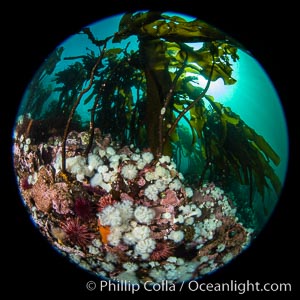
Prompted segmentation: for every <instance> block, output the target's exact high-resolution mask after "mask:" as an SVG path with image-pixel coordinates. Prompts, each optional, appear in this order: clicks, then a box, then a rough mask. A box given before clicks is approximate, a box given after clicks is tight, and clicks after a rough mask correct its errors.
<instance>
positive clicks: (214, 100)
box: [15, 12, 289, 254]
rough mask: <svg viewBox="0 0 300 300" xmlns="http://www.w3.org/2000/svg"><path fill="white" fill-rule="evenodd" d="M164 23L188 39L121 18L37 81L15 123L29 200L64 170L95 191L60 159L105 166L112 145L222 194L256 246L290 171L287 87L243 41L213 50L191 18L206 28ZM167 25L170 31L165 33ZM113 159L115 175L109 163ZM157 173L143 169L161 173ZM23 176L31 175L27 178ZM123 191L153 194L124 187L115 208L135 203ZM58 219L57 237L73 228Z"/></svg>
mask: <svg viewBox="0 0 300 300" xmlns="http://www.w3.org/2000/svg"><path fill="white" fill-rule="evenodd" d="M165 14H166V15H167V16H169V17H168V18H166V19H167V20H168V22H169V24H173V25H172V26H174V24H176V25H177V26H178V28H179V29H178V28H177V31H176V30H175V29H173V30H174V31H172V32H171V34H170V33H169V32H168V31H166V28H165V27H167V25H166V24H168V23H166V24H165V23H163V22H164V20H165V18H162V19H159V22H158V23H157V24H156V25H155V26H153V27H151V26H150V25H151V22H150V21H149V22H150V25H149V24H148V25H149V26H148V27H147V26H146V25H147V22H148V21H147V20H148V19H146V21H145V20H143V22H142V23H140V22H139V19H138V18H137V19H135V18H134V17H132V16H131V19H130V18H129V17H128V16H125V19H124V16H123V15H117V16H113V17H110V18H107V19H105V20H101V21H99V22H96V23H93V24H91V25H89V26H87V27H86V28H85V29H83V30H82V31H80V32H79V33H78V34H75V35H74V36H71V37H69V38H68V39H66V40H65V41H63V42H62V43H61V45H59V46H58V47H57V48H56V49H55V50H54V51H53V53H51V54H50V55H49V57H48V58H47V59H46V60H45V63H44V64H43V65H42V66H41V67H40V69H38V70H37V72H36V74H35V76H34V78H33V79H32V81H31V82H30V83H29V85H28V88H27V90H26V91H25V93H24V96H23V99H22V101H21V103H20V108H19V112H18V115H17V116H16V132H15V136H16V138H15V140H16V144H17V147H16V146H15V152H16V153H15V155H16V156H18V155H20V154H19V152H21V153H22V155H24V158H23V157H22V159H19V158H18V159H19V161H20V163H19V165H16V166H15V168H16V171H17V172H16V173H17V174H19V178H18V179H17V180H18V181H19V182H21V181H22V180H23V181H22V182H23V183H22V184H23V187H21V188H20V190H21V196H24V195H22V193H23V192H24V191H23V189H24V186H25V187H26V188H28V186H29V188H32V186H31V182H34V180H33V179H32V178H33V177H34V176H35V173H37V172H38V170H39V169H40V167H43V164H45V165H47V164H48V168H49V165H50V164H51V166H52V167H53V168H54V169H55V168H56V167H57V166H59V167H57V170H54V172H56V176H57V177H55V180H57V182H59V183H61V182H64V183H66V184H72V187H74V186H76V184H78V186H80V187H81V188H82V186H83V185H87V186H88V187H89V188H91V182H92V179H91V178H93V177H92V176H93V175H94V174H93V175H86V174H85V178H84V179H82V178H83V177H84V176H83V177H80V180H79V179H78V178H79V177H76V176H73V175H74V174H76V173H75V172H74V174H72V175H70V174H67V173H68V172H65V171H66V170H64V169H63V163H61V161H60V160H59V159H61V160H62V161H63V160H64V159H63V158H61V157H59V155H61V153H62V152H65V153H66V152H68V151H69V153H68V155H69V157H72V156H76V155H81V156H83V157H87V156H88V154H90V153H89V151H86V152H85V150H86V148H87V150H91V149H92V150H91V151H94V154H95V153H96V154H97V155H98V153H101V151H104V152H105V151H106V147H107V145H106V144H105V142H103V141H104V139H105V138H106V139H107V140H109V142H110V143H111V145H112V148H114V149H117V150H120V149H123V148H122V147H124V148H125V147H127V148H126V149H131V150H128V151H132V152H134V153H135V154H136V156H139V155H140V154H139V153H143V152H147V151H150V152H152V153H153V156H154V157H155V158H156V160H154V161H155V162H157V161H159V159H161V157H171V159H172V161H173V162H174V163H175V164H176V167H177V171H178V172H177V173H176V175H172V176H177V177H178V178H179V179H180V180H182V182H183V183H184V184H185V186H187V187H191V188H192V189H194V190H195V191H196V190H197V189H199V188H200V187H202V186H203V184H204V190H205V189H206V190H207V189H208V188H207V185H208V184H210V183H214V184H215V185H216V186H217V187H220V188H221V189H222V190H224V192H225V193H226V195H228V198H230V199H231V200H230V201H232V205H233V207H236V216H237V217H238V219H239V221H240V222H241V223H242V224H243V225H244V226H245V227H246V228H251V229H253V231H254V232H255V235H257V234H259V232H260V231H261V230H262V229H263V227H264V225H265V224H266V223H267V222H268V220H269V218H270V217H271V216H272V212H273V210H274V209H275V208H276V204H277V203H278V200H279V199H280V194H281V190H282V187H283V186H284V183H285V177H286V172H287V167H288V159H289V157H288V156H289V136H288V130H287V124H286V120H285V114H284V110H283V106H282V104H281V100H280V98H279V96H278V93H277V91H276V87H275V86H274V85H273V83H272V81H271V78H270V77H269V75H268V74H267V73H266V71H265V70H264V67H263V62H258V61H257V60H256V59H255V57H253V56H252V55H251V54H250V53H248V52H247V51H246V50H245V49H243V48H242V47H241V45H240V44H239V43H237V42H236V41H235V40H234V39H231V38H229V37H227V36H226V35H225V34H224V33H222V32H219V31H218V30H217V29H214V28H211V27H209V26H208V25H207V26H208V28H209V29H207V30H208V31H207V32H209V34H210V35H211V36H207V37H205V39H204V40H199V37H198V36H197V38H198V40H197V41H195V42H193V40H192V38H190V37H188V38H187V37H186V34H187V32H189V31H188V30H187V31H185V30H181V29H180V24H181V22H183V21H182V18H183V19H185V20H187V21H189V22H193V21H194V20H195V18H194V17H191V16H185V15H180V14H176V13H171V12H169V13H165ZM145 22H146V25H145V26H144V25H143V26H144V27H143V26H142V25H141V24H144V23H145ZM162 23H163V24H164V26H165V27H163V26H162V28H160V24H162ZM201 24H202V23H201ZM139 26H141V28H142V29H139ZM202 26H206V25H204V24H202ZM170 28H171V26H170ZM158 29H159V30H158ZM193 29H194V27H193ZM139 30H141V32H140V31H139ZM147 30H148V31H147ZM157 30H158V31H157ZM147 34H148V35H149V36H147ZM145 36H146V37H147V38H145ZM185 39H188V41H185ZM149 49H150V50H149ZM149 53H150V54H149ZM193 59H194V60H193ZM202 93H203V95H202ZM198 95H201V97H200V98H199V99H198ZM24 120H25V121H24ZM22 122H23V123H22ZM95 129H97V130H98V131H97V132H98V133H95V137H94V140H93V139H92V138H91V139H90V136H91V132H92V131H93V132H96V130H95ZM94 130H95V131H94ZM99 132H100V133H99ZM97 134H99V135H101V138H99V136H98V138H99V140H96V139H97ZM79 137H80V138H81V141H82V140H83V137H84V142H82V143H81V144H80V143H79V142H78V140H79ZM95 141H96V142H95ZM89 142H91V143H90V144H91V145H90V146H91V147H90V149H89V148H88V147H89V146H88V144H89ZM64 143H65V145H64ZM68 143H69V144H68ZM72 143H73V144H72ZM76 143H77V144H76ZM66 144H67V147H66ZM26 145H27V146H26ZM70 145H71V146H70ZM48 146H50V147H53V149H55V151H53V153H51V155H52V156H51V155H49V153H48V154H47V155H48V156H47V155H46V154H45V152H44V154H43V151H42V150H41V149H47V147H48ZM26 147H27V148H28V149H29V150H25V148H26ZM64 147H65V148H64ZM68 147H69V148H68ZM72 147H73V148H72ZM97 147H98V148H97ZM27 148H26V149H27ZM19 149H21V150H19ZM37 149H38V150H37ZM66 149H67V150H66ZM70 149H71V150H70ZM95 149H96V150H95ZM99 149H100V150H99ZM114 149H113V151H115V150H114ZM17 150H18V151H19V152H18V153H17ZM30 151H32V153H34V155H36V157H38V159H37V161H38V163H36V165H34V164H33V165H34V166H32V168H30V167H28V169H27V165H26V164H25V163H24V162H25V161H26V162H27V161H29V164H30V159H31V157H30V155H29V154H30ZM72 151H73V152H72ZM78 153H79V154H78ZM32 155H33V154H32ZM99 155H100V156H101V155H102V154H99ZM126 155H129V154H126ZM103 156H104V157H105V159H106V160H104V164H108V160H109V156H107V157H106V156H105V155H104V154H103ZM50 157H51V159H52V160H51V159H50ZM128 157H129V156H128ZM128 157H127V159H128V160H129V158H128ZM57 161H59V163H60V165H59V163H56V162H57ZM134 163H135V162H134ZM161 164H162V165H163V166H164V167H165V168H167V167H166V163H165V165H164V163H161ZM25 165H26V166H25ZM124 165H126V162H122V164H120V165H119V168H120V170H121V168H123V167H124ZM167 165H168V163H167ZM151 167H152V168H154V166H153V165H149V166H146V167H145V169H143V168H144V167H142V168H141V170H143V172H152V171H153V169H151ZM61 169H62V170H61ZM167 169H168V172H169V170H171V166H170V165H168V168H167ZM24 170H25V171H24ZM145 170H146V171H145ZM61 171H62V172H61ZM60 172H61V173H64V174H63V175H61V173H60ZM69 173H71V172H69ZM22 174H25V175H26V176H25V175H24V178H20V177H22V176H23V175H22ZM58 174H60V175H59V176H60V177H59V176H58ZM66 174H67V175H66ZM143 174H144V173H143ZM76 175H78V174H76ZM30 176H31V177H30ZM72 176H73V177H72ZM143 176H144V175H143ZM177 177H176V178H177ZM28 178H30V182H29V185H28V186H27V185H26V184H27V183H26V180H28ZM127 179H128V178H127ZM133 179H134V176H133ZM24 180H25V183H24ZM155 180H156V179H155ZM155 180H154V179H153V180H152V181H151V182H147V183H146V185H147V184H149V185H150V184H153V182H154V181H155ZM75 181H77V182H76V184H74V182H75ZM128 182H129V183H128ZM83 183H84V184H83ZM22 184H20V186H22ZM34 184H35V182H34V183H33V185H34ZM73 184H74V185H73ZM118 184H119V185H120V186H122V184H123V185H127V184H128V186H130V184H131V188H132V186H134V188H135V189H137V188H140V189H141V190H142V188H141V187H139V186H138V185H137V184H136V182H135V183H134V184H133V183H130V180H124V181H123V182H122V181H121V180H120V181H119V182H118V183H117V184H116V183H115V182H114V186H113V191H112V192H110V194H111V195H112V196H113V197H116V198H118V197H120V194H121V193H122V192H124V191H123V190H121V192H120V190H118V191H117V192H116V191H115V190H114V187H115V186H117V185H118ZM93 188H94V186H93V187H92V188H91V189H92V190H93ZM132 189H133V188H132ZM124 190H125V191H127V190H126V189H125V188H124ZM77 192H78V191H77ZM96 192H98V193H100V194H101V193H103V190H102V191H100V192H99V190H97V191H96ZM96 192H95V191H94V190H93V191H92V192H91V195H93V196H91V198H92V197H95V198H92V200H91V201H92V202H93V201H94V202H95V201H96V200H98V198H96V196H97V197H100V196H99V195H100V194H97V193H96ZM132 193H133V192H132ZM177 193H178V190H177ZM95 195H96V196H95ZM101 195H102V194H101ZM116 195H117V196H116ZM102 196H103V195H102ZM160 197H162V198H163V197H165V191H163V192H161V194H160ZM25 198H26V195H25ZM95 199H96V200H95ZM73 200H74V199H73ZM225 200H226V201H227V198H226V199H225ZM191 201H194V200H191ZM94 202H93V205H94V206H93V207H95V205H96V204H95V203H94ZM83 203H84V201H83ZM220 205H221V204H220ZM29 206H30V205H29ZM30 209H32V207H30ZM72 209H74V208H71V210H72ZM74 211H75V210H74ZM31 213H33V212H31ZM43 213H45V212H44V211H43ZM47 213H49V212H47ZM52 214H53V215H52ZM73 214H74V212H73ZM207 214H208V213H207ZM49 215H51V216H52V217H53V216H54V217H53V218H54V219H55V218H57V220H56V221H55V222H53V224H54V225H55V226H56V225H57V224H58V223H59V222H63V221H66V220H68V218H69V215H67V217H66V216H65V215H59V214H58V215H57V213H53V211H51V210H50V213H49ZM57 216H58V217H57ZM94 217H95V216H94ZM35 218H36V215H35ZM199 218H200V217H199ZM94 219H95V218H94ZM95 220H96V219H95ZM95 220H93V222H95ZM199 220H200V219H199ZM199 220H198V221H199ZM91 223H92V222H91ZM91 223H89V226H90V224H91ZM53 224H52V225H53ZM54 225H53V227H55V226H54ZM73 225H74V224H73ZM75 225H76V224H75ZM189 225H190V224H189ZM93 226H94V225H93ZM96 226H97V225H96ZM99 226H100V225H99ZM199 226H200V225H199ZM94 227H95V226H94ZM94 227H93V228H94ZM100 227H101V226H100ZM101 228H102V227H101ZM199 228H200V227H199ZM102 229H103V228H102ZM193 230H194V229H193ZM191 232H192V230H191V231H190V234H191ZM51 234H52V233H51ZM51 234H50V235H51ZM56 234H57V233H56ZM98 234H99V233H98ZM58 235H59V234H58ZM56 238H57V237H56ZM60 242H61V241H60ZM189 242H190V240H189ZM199 248H200V247H199ZM197 251H198V250H197ZM197 251H196V250H195V253H196V252H197ZM179 252H180V251H179ZM179 252H178V253H179ZM193 254H194V252H193Z"/></svg>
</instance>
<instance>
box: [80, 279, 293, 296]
mask: <svg viewBox="0 0 300 300" xmlns="http://www.w3.org/2000/svg"><path fill="white" fill-rule="evenodd" d="M86 288H87V290H88V291H97V290H98V291H100V292H101V291H107V292H131V293H132V294H134V293H136V292H138V291H142V290H143V291H147V292H181V291H183V290H189V291H191V292H200V293H203V292H208V293H209V292H234V293H238V294H244V293H248V292H270V293H272V292H283V293H285V292H286V293H289V292H292V284H291V283H288V282H273V283H269V282H267V283H260V282H251V281H250V280H246V281H244V282H240V281H238V280H230V281H229V282H222V283H218V282H214V283H205V282H198V281H196V280H192V281H188V282H182V283H180V284H174V283H170V282H168V281H162V282H161V283H153V282H150V281H146V282H144V283H143V284H132V283H131V282H130V281H126V280H117V281H110V280H109V281H105V280H101V281H100V282H98V283H97V282H95V281H89V282H87V283H86Z"/></svg>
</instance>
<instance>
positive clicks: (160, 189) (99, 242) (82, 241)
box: [14, 129, 253, 283]
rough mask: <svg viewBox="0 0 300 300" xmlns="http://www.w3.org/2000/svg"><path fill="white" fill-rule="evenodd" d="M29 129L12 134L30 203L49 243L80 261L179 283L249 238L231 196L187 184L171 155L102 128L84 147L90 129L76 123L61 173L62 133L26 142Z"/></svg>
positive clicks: (95, 269) (213, 266)
mask: <svg viewBox="0 0 300 300" xmlns="http://www.w3.org/2000/svg"><path fill="white" fill-rule="evenodd" d="M99 131H100V130H99V129H97V132H99ZM23 134H24V133H22V132H18V131H16V133H15V142H14V163H15V166H16V170H17V171H16V172H17V177H18V183H19V187H20V191H21V193H22V196H23V198H24V200H25V201H24V202H25V204H26V206H27V207H28V209H29V210H30V212H31V214H32V216H33V219H34V221H35V222H36V223H37V224H38V225H39V227H40V228H41V231H42V233H43V234H44V235H45V236H47V238H48V239H49V241H50V242H51V243H52V245H54V246H55V247H56V248H58V249H59V250H60V251H61V252H62V253H64V254H66V255H67V256H68V257H69V258H70V260H71V261H73V262H74V263H76V264H78V265H80V266H81V267H82V268H83V269H86V270H88V271H91V272H92V273H94V274H96V275H99V276H102V277H104V278H108V279H116V280H128V281H130V282H131V283H143V282H145V281H152V282H162V281H163V280H167V281H168V282H172V283H178V282H182V281H186V280H191V279H193V278H199V277H201V276H204V275H205V274H209V273H211V272H212V271H214V270H217V269H218V268H220V267H222V266H223V265H224V264H226V263H227V262H229V261H230V260H231V259H232V258H234V257H235V256H236V255H238V254H239V253H240V252H241V251H242V250H243V249H244V248H246V247H247V245H248V244H249V242H250V240H251V237H252V232H253V230H252V229H251V228H246V227H245V226H243V224H241V223H240V222H239V220H238V218H237V214H236V208H235V206H234V201H233V200H232V199H230V198H229V197H228V196H227V195H226V194H225V192H224V191H223V190H222V189H221V188H219V187H218V186H216V185H215V184H214V183H212V182H206V183H204V184H203V185H202V186H198V187H195V186H189V185H188V184H187V183H186V181H185V178H184V176H183V175H182V174H181V173H180V172H179V171H178V170H177V167H176V164H175V162H174V161H173V160H172V158H170V157H169V156H161V157H159V158H155V157H154V155H153V154H152V153H151V152H150V151H149V150H147V149H144V150H141V149H138V148H135V147H134V146H133V145H125V146H123V147H121V146H120V145H119V144H118V143H116V142H114V141H111V140H110V142H109V143H108V142H107V140H105V139H104V137H101V136H100V137H99V139H98V140H97V141H95V142H94V143H93V145H92V147H91V150H90V152H89V153H88V155H85V149H86V143H82V141H81V140H82V137H83V136H86V135H87V133H84V132H74V131H73V132H72V135H70V140H67V148H66V170H67V173H63V172H62V170H61V165H62V163H61V161H62V158H61V151H62V150H61V142H59V141H60V140H61V138H59V137H54V136H53V137H51V138H49V140H48V142H47V143H40V144H34V141H30V143H29V142H28V143H26V142H25V143H24V135H23ZM26 145H27V146H26ZM25 146H26V147H25ZM45 151H46V152H47V157H51V160H48V161H47V163H45V162H44V160H43V157H45V156H46V155H45ZM43 153H44V156H43Z"/></svg>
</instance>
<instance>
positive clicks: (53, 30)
mask: <svg viewBox="0 0 300 300" xmlns="http://www.w3.org/2000/svg"><path fill="white" fill-rule="evenodd" d="M10 6H13V5H9V8H7V13H8V16H10V18H9V19H8V21H6V22H5V24H4V25H3V36H2V40H3V45H2V50H4V51H3V57H2V58H3V64H4V65H5V69H4V70H5V72H3V75H4V77H5V81H4V86H2V97H3V98H4V99H3V102H2V103H3V104H2V108H1V110H0V113H1V117H0V122H1V131H2V133H1V134H3V138H1V140H2V141H4V143H2V142H1V146H2V147H3V148H2V150H4V151H5V153H3V152H2V150H1V154H2V155H1V156H2V157H1V159H3V158H4V159H3V162H2V161H1V162H2V165H4V168H2V174H1V178H2V179H1V181H2V183H3V184H1V190H2V195H1V198H2V199H1V202H2V208H1V212H2V214H1V215H2V217H1V218H2V220H1V221H2V222H3V221H4V222H3V224H2V230H1V231H2V232H3V236H2V239H3V240H2V243H1V244H2V250H4V256H2V260H3V261H6V266H7V267H5V268H4V269H2V272H5V274H6V276H5V277H6V280H5V281H7V283H6V282H5V284H3V288H2V289H4V291H6V292H8V293H9V294H11V295H15V294H16V293H18V292H20V291H21V292H20V293H21V294H22V295H23V296H25V295H35V294H37V295H42V294H43V295H53V296H55V295H56V296H58V297H61V296H73V295H74V296H79V295H83V296H95V297H101V295H102V293H104V292H102V293H100V291H98V290H97V291H95V292H88V291H87V290H86V288H85V283H86V282H87V281H88V280H94V279H95V278H94V277H93V276H90V275H89V274H87V273H86V272H83V271H81V270H80V269H78V268H77V267H75V266H73V265H72V264H69V263H67V262H66V260H65V259H64V258H63V257H61V256H60V255H58V254H57V253H56V252H55V251H54V250H53V249H52V248H51V247H49V245H48V243H47V242H46V241H45V239H44V238H42V237H41V235H40V234H39V233H38V231H37V229H36V228H34V226H33V225H32V223H31V222H30V220H29V217H28V214H27V212H26V210H25V208H24V207H23V205H22V202H21V200H20V198H19V195H18V192H17V190H16V184H15V180H14V174H13V171H12V159H11V135H12V128H13V124H14V118H15V115H16V112H17V108H18V104H19V102H20V99H21V98H22V95H23V93H24V91H25V89H26V86H27V84H28V83H29V81H30V80H31V78H32V76H33V75H34V73H35V72H36V70H37V68H38V67H39V66H40V65H41V64H42V63H43V61H44V59H45V58H46V57H47V56H48V55H49V54H50V53H51V52H52V51H53V49H54V48H55V47H56V46H57V45H59V44H60V43H61V42H62V41H64V40H65V39H66V38H68V37H69V36H70V35H72V34H74V33H76V32H78V31H79V30H80V29H81V28H82V27H83V26H85V25H88V24H91V23H93V22H95V21H97V20H99V19H101V18H103V17H107V16H110V15H112V14H116V13H122V12H124V11H127V10H135V9H156V10H161V11H178V12H181V13H186V14H190V15H195V16H197V17H198V18H200V19H202V20H204V21H206V22H208V23H209V24H211V25H214V26H216V27H217V28H219V29H222V30H223V31H224V32H226V33H228V34H229V35H231V36H232V37H234V38H235V39H236V40H238V41H239V42H241V43H242V44H243V45H244V46H245V47H246V48H247V49H249V50H250V52H251V53H252V54H253V55H254V57H255V58H256V59H257V60H258V61H259V62H260V63H261V64H262V66H263V67H264V69H265V70H266V72H267V73H268V74H269V76H270V78H271V80H272V82H273V84H274V86H275V87H276V89H277V92H278V94H279V97H280V99H281V101H282V105H283V108H284V111H285V114H286V119H287V124H288V129H289V137H290V164H289V168H288V174H287V178H286V183H285V187H284V189H283V192H282V196H281V200H280V202H279V204H278V205H277V207H276V209H275V212H274V214H273V215H272V217H271V219H270V221H269V223H268V224H267V226H266V227H265V228H264V230H263V231H262V233H261V234H260V235H259V237H258V238H257V240H256V241H255V242H253V244H252V246H251V247H250V249H248V250H247V251H245V252H244V253H243V254H242V255H240V256H239V257H238V258H237V259H235V260H234V261H233V262H232V263H231V264H229V265H228V266H227V267H224V268H223V269H221V270H219V271H218V272H217V273H216V274H214V275H211V276H210V277H209V278H207V279H206V281H207V282H209V281H211V282H213V281H215V282H220V281H229V280H240V281H243V280H247V279H249V280H251V281H254V282H255V281H260V282H262V283H263V282H291V283H292V284H293V290H294V292H295V291H296V289H297V287H296V277H295V275H294V273H293V272H292V270H293V269H294V268H296V266H297V254H296V253H297V252H298V251H297V246H296V244H295V242H296V240H297V239H298V238H297V235H298V233H297V232H296V229H297V228H299V225H297V223H296V222H297V218H296V205H297V204H296V203H297V201H299V199H297V198H298V197H297V191H296V188H297V184H296V183H295V179H297V177H296V178H295V176H296V175H295V174H297V173H296V170H297V166H298V157H297V153H296V149H297V146H298V145H297V140H296V130H297V128H296V120H297V117H295V115H294V113H295V102H296V101H297V99H293V95H292V91H293V89H294V86H293V85H292V79H293V75H292V74H293V62H294V60H297V58H295V55H297V51H296V46H295V45H294V40H293V30H295V27H294V26H295V24H294V22H295V19H294V18H293V13H294V10H295V9H296V8H295V7H292V6H291V5H289V3H288V2H287V3H285V4H284V5H282V4H281V5H280V6H279V5H276V4H274V3H273V4H272V6H269V7H268V8H262V7H261V6H260V5H259V4H254V3H253V2H251V3H250V2H249V3H245V4H244V2H243V1H240V3H237V4H235V3H234V2H231V1H230V2H224V1H222V2H220V3H215V2H210V3H206V4H204V3H201V2H198V1H189V0H185V1H174V0H173V1H163V0H161V1H114V0H109V1H107V2H101V1H98V2H96V3H88V2H87V3H84V2H83V3H80V4H76V3H75V2H74V3H71V4H68V5H66V6H62V5H60V4H55V3H53V2H49V3H46V2H45V3H43V4H39V5H36V4H32V5H31V4H29V3H26V4H24V5H22V6H20V5H16V7H10ZM293 49H294V50H295V52H293V51H294V50H293ZM4 103H5V105H4ZM262 109H263V103H262ZM274 123H276V120H274ZM6 235H7V236H6ZM186 292H187V293H188V292H190V291H186ZM41 293H42V294H41ZM115 294H116V295H117V296H122V294H121V293H120V292H119V293H110V295H112V296H113V295H115ZM137 294H138V293H137ZM154 294H155V295H156V294H158V293H154ZM163 294H165V295H166V296H167V294H166V293H163ZM192 294H193V295H194V296H195V295H196V294H195V292H193V293H192ZM128 295H129V294H128ZM197 295H198V294H197ZM199 295H200V296H201V294H199ZM209 295H210V294H207V293H206V294H205V296H209ZM283 296H284V297H285V296H286V294H283Z"/></svg>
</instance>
